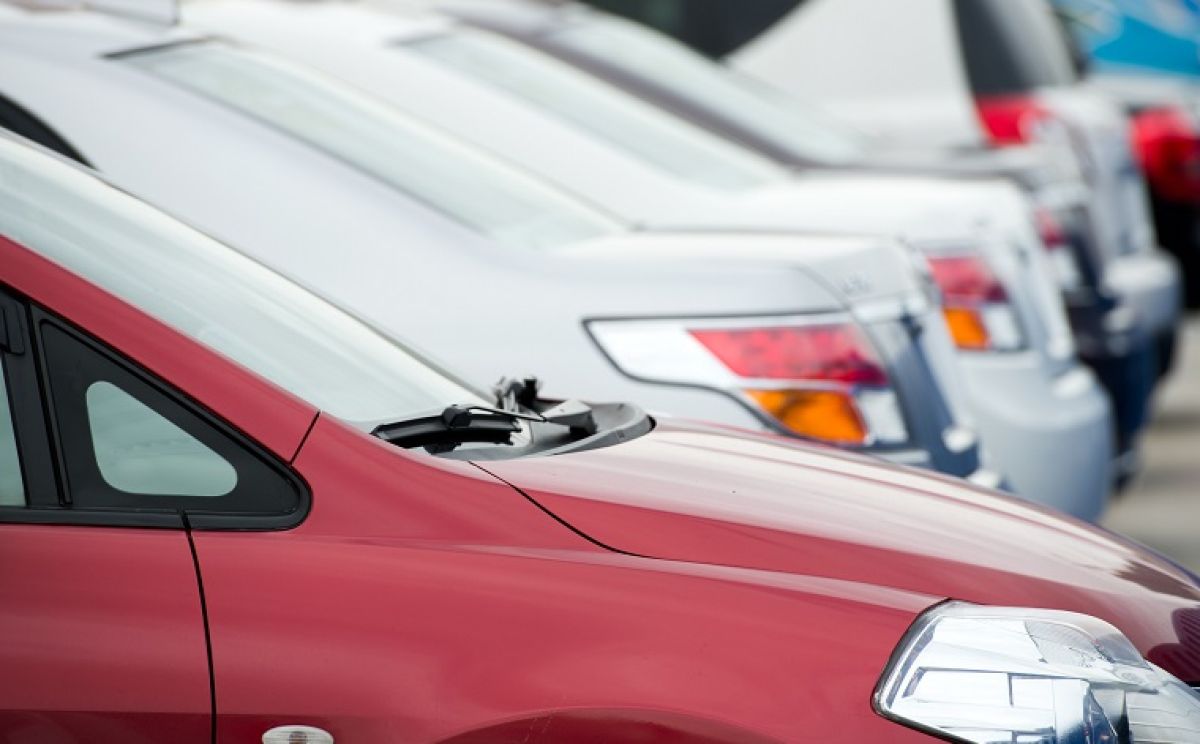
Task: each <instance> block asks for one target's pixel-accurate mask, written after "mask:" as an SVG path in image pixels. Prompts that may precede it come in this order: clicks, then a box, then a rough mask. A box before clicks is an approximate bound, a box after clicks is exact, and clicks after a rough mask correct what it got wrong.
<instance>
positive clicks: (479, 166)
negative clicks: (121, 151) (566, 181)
mask: <svg viewBox="0 0 1200 744" xmlns="http://www.w3.org/2000/svg"><path fill="white" fill-rule="evenodd" d="M122 59H123V60H124V61H127V62H128V63H129V64H131V65H134V66H136V67H138V68H140V69H143V70H145V71H147V72H150V73H152V74H154V75H156V76H158V77H160V78H163V79H164V80H169V81H171V82H172V83H175V84H177V85H180V86H182V87H184V88H187V89H189V90H191V91H194V92H196V93H199V94H202V95H205V96H208V97H210V98H212V99H214V100H216V101H218V102H220V103H221V104H223V105H226V106H229V107H231V108H234V109H236V110H238V111H241V112H242V113H245V114H248V115H250V116H253V117H256V118H258V119H260V120H262V121H264V122H266V123H267V124H270V125H271V126H273V127H276V128H279V129H282V130H284V131H286V132H288V133H289V134H291V135H293V136H295V137H297V138H299V139H302V140H304V141H306V142H308V143H310V144H312V145H314V146H316V147H318V148H320V149H322V150H324V151H325V152H327V153H329V154H331V155H333V156H335V157H337V158H340V159H343V160H345V161H347V162H348V163H350V164H351V165H353V166H355V167H357V168H361V169H362V170H364V171H366V172H367V173H370V174H372V175H373V176H375V177H376V178H379V179H381V180H383V181H384V182H386V183H388V184H389V185H392V186H395V187H396V188H399V189H400V190H402V191H405V192H407V193H410V194H413V195H415V196H417V197H418V198H419V199H421V200H422V201H424V202H426V203H427V204H429V205H431V206H433V207H434V208H436V209H439V210H441V211H443V212H445V213H446V214H448V215H449V216H451V217H453V218H454V219H456V220H458V221H460V222H463V223H464V224H467V225H470V226H471V227H472V228H474V229H476V230H478V231H479V232H481V233H483V234H485V235H487V236H489V237H491V238H494V239H496V240H498V241H500V242H502V243H507V244H515V245H518V246H528V247H533V248H548V247H552V246H555V245H559V244H562V243H568V242H573V241H579V240H586V239H589V238H595V237H598V236H601V235H604V234H607V233H610V232H614V231H616V230H617V229H619V226H618V225H617V224H616V223H615V222H613V221H612V220H610V219H608V218H606V217H605V216H603V215H601V214H600V213H598V212H595V211H593V210H591V209H589V208H587V207H585V206H584V205H582V204H579V203H577V202H575V201H573V200H571V199H569V198H568V197H565V196H562V195H560V194H559V193H558V192H556V191H554V190H553V189H551V188H549V187H547V186H544V185H542V184H540V183H538V182H537V181H536V180H535V179H533V178H530V177H528V176H525V175H524V174H522V173H520V172H519V171H517V170H515V169H511V168H506V167H503V166H502V164H500V163H497V162H494V161H492V160H488V159H484V158H482V157H481V156H479V155H477V154H476V153H474V152H473V151H471V150H470V149H469V148H468V147H466V146H463V145H460V144H458V143H456V142H455V141H453V140H451V139H450V138H448V137H444V136H442V135H440V134H439V133H438V132H436V131H435V130H433V129H431V128H429V127H425V126H422V125H419V124H417V123H416V122H414V121H412V120H409V119H407V118H405V117H404V116H402V115H400V114H398V113H394V112H392V111H391V110H389V109H388V108H387V107H385V106H383V105H380V104H377V103H375V102H374V101H372V100H371V99H369V98H367V97H366V96H359V95H355V94H353V93H352V92H351V91H349V90H348V89H346V88H344V87H341V86H336V85H330V84H327V83H326V81H324V80H323V79H321V78H320V77H319V76H318V75H315V74H312V73H309V72H307V71H303V70H301V69H299V68H298V67H294V66H291V65H288V64H286V63H284V62H282V61H280V60H276V59H267V58H266V57H265V56H262V55H259V54H256V53H254V52H252V51H249V50H246V49H240V48H235V47H231V46H227V45H225V44H221V43H216V42H210V43H190V44H180V45H175V46H169V47H163V48H155V49H152V50H149V51H145V52H141V53H135V54H130V55H124V56H123V57H122Z"/></svg>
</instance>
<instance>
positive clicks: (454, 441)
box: [371, 377, 600, 453]
mask: <svg viewBox="0 0 1200 744" xmlns="http://www.w3.org/2000/svg"><path fill="white" fill-rule="evenodd" d="M540 387H541V385H540V384H539V383H538V380H537V378H535V377H529V378H526V379H524V380H512V379H509V378H505V379H503V380H501V381H500V383H499V384H497V385H496V387H495V393H496V407H494V408H493V407H491V406H485V405H480V404H477V403H456V404H454V405H450V406H447V407H446V408H443V409H442V410H441V411H439V412H434V413H429V414H426V415H423V416H414V417H413V418H410V419H405V420H403V421H397V422H394V423H386V424H381V425H379V426H376V427H375V428H374V429H373V430H372V431H371V434H372V436H376V437H379V438H380V439H382V440H384V441H386V442H389V443H391V444H395V445H398V446H400V447H425V448H426V449H428V450H429V451H430V452H435V453H436V452H449V451H451V450H453V449H455V448H457V447H458V446H459V445H462V444H467V443H482V444H512V436H513V434H516V433H517V432H519V431H521V425H520V423H519V422H521V421H530V422H533V423H538V424H552V425H555V426H562V427H565V428H567V429H568V430H570V433H571V435H573V436H575V437H589V436H592V435H593V434H596V433H597V432H598V431H599V429H600V427H599V425H598V424H597V423H596V418H595V415H594V411H593V409H592V407H591V406H589V405H587V404H586V403H583V402H582V401H578V400H565V401H539V400H538V398H537V391H538V389H539V388H540ZM539 403H540V404H541V407H542V408H541V410H539ZM545 406H548V407H545Z"/></svg>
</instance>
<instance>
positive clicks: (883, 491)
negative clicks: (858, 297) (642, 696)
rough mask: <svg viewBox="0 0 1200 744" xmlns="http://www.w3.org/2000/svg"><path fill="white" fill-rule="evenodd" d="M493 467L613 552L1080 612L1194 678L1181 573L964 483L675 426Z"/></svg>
mask: <svg viewBox="0 0 1200 744" xmlns="http://www.w3.org/2000/svg"><path fill="white" fill-rule="evenodd" d="M486 467H487V469H488V470H489V471H490V472H493V473H495V474H496V475H498V476H500V477H501V478H503V479H505V480H506V481H508V482H510V483H512V484H514V485H516V486H518V487H520V488H521V489H523V490H524V491H525V492H526V493H527V494H529V495H530V496H531V497H532V498H534V499H535V500H536V501H538V502H539V503H540V504H542V505H543V506H544V507H545V508H547V509H548V510H550V511H551V512H553V513H554V514H555V515H557V516H558V517H559V518H561V519H563V520H564V521H566V522H568V523H569V524H571V525H572V526H573V527H575V528H576V529H578V530H580V531H581V532H583V533H585V534H587V535H589V536H590V537H591V538H593V539H595V540H598V541H600V542H603V543H604V544H606V545H610V546H612V547H613V548H616V549H618V550H624V551H628V552H632V553H637V554H640V555H648V556H656V557H661V558H666V559H672V560H679V561H693V562H702V563H714V564H721V565H737V566H746V567H751V568H758V569H765V570H772V571H783V572H788V573H798V574H805V575H817V576H825V577H830V578H835V579H840V580H845V581H851V582H861V583H865V584H871V585H878V586H888V587H895V588H901V589H905V590H909V591H913V592H918V593H921V594H930V595H935V596H939V597H947V598H954V599H961V600H967V601H972V602H977V603H985V604H1002V605H1014V606H1022V607H1052V608H1058V609H1065V610H1073V611H1077V612H1083V613H1087V614H1091V615H1095V616H1097V617H1101V618H1104V619H1106V620H1108V621H1109V622H1111V623H1113V624H1114V625H1116V626H1117V627H1119V628H1121V630H1123V631H1124V632H1125V633H1126V635H1128V636H1129V637H1130V639H1131V640H1133V641H1134V643H1135V644H1137V645H1138V647H1139V648H1140V649H1141V650H1142V652H1143V653H1144V654H1146V655H1147V656H1148V657H1149V658H1150V659H1151V660H1152V661H1155V662H1156V663H1158V664H1160V665H1162V666H1164V667H1166V668H1168V669H1170V671H1172V672H1174V673H1175V674H1176V675H1178V676H1180V677H1182V678H1183V679H1185V680H1188V681H1200V633H1196V632H1195V630H1194V625H1195V618H1196V616H1197V615H1200V590H1198V589H1197V588H1196V586H1195V585H1194V584H1193V583H1192V582H1191V581H1189V580H1188V578H1187V576H1185V575H1184V574H1183V573H1182V572H1181V571H1179V570H1177V569H1175V568H1174V567H1171V566H1168V565H1166V564H1164V563H1163V562H1162V561H1159V560H1157V559H1156V558H1154V557H1152V556H1149V555H1148V554H1147V553H1146V552H1145V551H1144V550H1142V549H1140V548H1137V547H1136V546H1133V545H1130V544H1128V543H1125V542H1123V541H1121V540H1119V539H1118V538H1115V537H1113V536H1111V535H1110V534H1108V533H1105V532H1102V531H1100V530H1097V529H1095V528H1093V527H1090V526H1088V525H1085V524H1083V523H1080V522H1076V521H1073V520H1069V519H1067V518H1063V517H1060V516H1057V515H1054V514H1051V513H1049V512H1048V511H1045V510H1042V509H1040V508H1038V507H1035V506H1032V505H1029V504H1026V503H1024V502H1020V501H1017V500H1015V499H1007V498H1003V497H998V496H995V495H993V494H992V493H990V492H984V491H981V490H977V489H974V488H972V487H970V486H968V485H966V484H964V483H962V482H959V481H952V480H949V479H945V478H940V477H935V476H930V475H928V474H926V473H923V472H915V471H911V470H904V469H901V468H898V467H894V466H889V465H885V464H882V463H878V462H875V461H868V460H865V459H863V458H856V457H853V456H851V455H845V454H838V453H833V452H829V453H825V452H821V453H817V452H814V451H812V450H810V449H805V448H802V447H797V446H794V445H792V444H790V443H788V442H787V441H784V440H780V439H775V438H767V437H753V438H752V437H751V436H749V435H746V434H742V433H735V434H734V433H729V432H727V431H721V430H717V429H713V428H707V427H700V426H689V425H686V424H674V423H672V424H665V425H660V427H659V428H658V430H657V431H656V432H655V435H654V436H650V437H645V438H643V439H641V440H638V441H636V442H632V443H629V444H627V445H625V446H622V447H616V448H611V449H607V450H599V451H594V452H587V453H581V454H579V455H577V456H575V457H571V458H556V459H554V460H552V461H549V462H534V461H509V462H495V463H486Z"/></svg>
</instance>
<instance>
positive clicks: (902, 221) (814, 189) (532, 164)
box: [184, 0, 1112, 517]
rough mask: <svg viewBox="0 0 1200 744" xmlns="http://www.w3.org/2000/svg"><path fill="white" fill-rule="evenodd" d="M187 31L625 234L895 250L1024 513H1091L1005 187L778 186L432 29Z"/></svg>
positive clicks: (250, 23) (907, 183) (1093, 410)
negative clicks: (523, 172) (302, 79)
mask: <svg viewBox="0 0 1200 744" xmlns="http://www.w3.org/2000/svg"><path fill="white" fill-rule="evenodd" d="M184 17H185V18H186V19H187V20H188V21H189V22H190V23H193V24H195V25H196V26H198V27H200V28H205V29H208V30H211V31H213V32H214V33H219V34H223V35H227V36H230V37H234V38H238V39H242V40H245V41H247V42H253V43H255V44H260V45H263V46H266V47H268V48H272V49H274V50H276V51H281V52H284V53H286V54H289V55H291V56H293V57H295V58H297V59H303V60H305V61H306V62H308V63H310V64H313V65H315V66H317V67H318V68H320V69H322V70H324V71H325V72H328V73H331V74H333V75H336V76H338V77H340V78H342V79H344V80H345V81H347V82H350V83H351V84H353V85H356V86H358V87H360V88H362V89H364V90H367V91H369V92H371V93H373V94H375V95H377V96H379V97H380V98H382V99H384V100H386V101H388V102H389V103H392V104H393V105H395V106H397V107H398V108H402V109H404V110H406V111H409V112H411V113H413V114H415V115H417V116H420V117H421V118H423V119H426V120H427V121H430V122H432V123H434V124H436V125H438V126H440V127H442V128H445V129H446V130H448V131H451V132H453V133H454V134H456V135H458V136H461V137H463V138H464V139H468V140H470V141H472V142H474V143H476V144H478V145H480V146H482V147H485V148H487V149H489V150H490V151H492V152H493V153H496V154H499V155H502V156H504V157H507V158H508V159H509V160H510V161H511V162H513V163H515V164H519V165H521V166H523V167H525V168H528V169H530V170H531V171H533V172H535V173H536V174H537V175H539V176H541V177H543V178H546V179H548V180H551V181H553V182H554V183H556V184H558V185H560V186H562V187H564V188H565V189H568V190H571V191H573V192H575V193H578V194H580V195H582V196H584V197H585V198H587V199H589V200H591V201H593V202H595V203H597V204H600V205H601V206H603V207H604V208H606V209H608V210H610V211H612V212H614V213H615V214H617V215H619V216H621V217H623V218H626V219H629V220H632V221H636V222H638V223H640V224H644V225H649V226H652V227H655V228H657V229H671V230H679V229H688V230H699V229H702V230H709V231H711V230H754V231H760V232H761V231H780V230H785V231H794V230H806V231H821V232H828V233H839V234H853V233H860V234H861V233H863V232H870V233H877V234H884V235H893V236H899V237H902V238H904V239H905V240H907V241H909V242H910V243H912V244H913V245H915V246H917V247H918V248H920V249H921V250H922V252H923V253H924V254H925V255H926V256H927V257H928V258H929V259H930V261H931V263H932V266H933V272H934V276H935V277H936V278H937V279H938V280H939V283H940V284H941V286H942V290H943V294H944V296H945V300H946V303H947V306H948V308H947V318H948V320H949V321H950V325H951V329H952V334H953V335H954V337H955V338H956V340H957V341H958V343H959V346H960V347H962V348H963V353H962V354H961V355H960V358H961V359H962V361H963V364H964V366H965V368H966V369H967V370H968V374H967V376H966V379H967V388H968V392H969V401H970V404H971V410H972V413H973V414H974V416H975V419H976V420H977V421H978V423H979V426H980V429H981V431H982V432H983V433H984V438H985V441H986V443H987V447H988V451H989V453H991V454H994V455H995V461H996V463H997V465H998V468H999V469H1000V470H1001V471H1002V472H1004V473H1005V474H1006V475H1007V476H1008V477H1009V478H1010V479H1011V482H1012V485H1013V487H1014V489H1015V490H1016V491H1017V492H1018V493H1020V494H1022V495H1024V496H1026V497H1027V498H1030V499H1033V500H1035V501H1039V502H1042V503H1048V504H1052V505H1055V506H1058V507H1060V508H1064V509H1066V510H1068V511H1071V512H1072V513H1075V514H1079V515H1084V516H1088V517H1095V516H1096V515H1097V514H1099V512H1100V511H1101V510H1102V508H1103V504H1104V502H1105V500H1106V498H1107V494H1108V490H1109V487H1110V482H1111V480H1110V468H1109V462H1110V459H1111V456H1112V446H1111V418H1110V410H1109V407H1108V403H1107V399H1106V397H1105V396H1104V393H1103V391H1102V390H1101V389H1100V388H1099V386H1098V385H1097V383H1096V381H1095V379H1094V378H1093V377H1092V376H1091V374H1090V372H1088V371H1087V370H1086V369H1085V368H1083V367H1082V366H1081V365H1080V364H1079V363H1078V361H1077V360H1076V358H1075V356H1074V351H1073V346H1072V340H1071V333H1070V329H1069V327H1068V324H1067V322H1066V320H1065V317H1064V313H1063V310H1062V306H1061V303H1060V301H1059V299H1058V292H1057V287H1056V285H1055V283H1054V280H1053V279H1052V278H1051V277H1052V271H1051V269H1050V268H1049V267H1048V265H1047V263H1048V259H1047V257H1046V255H1045V251H1044V248H1043V246H1042V244H1041V242H1040V240H1039V237H1038V235H1037V233H1036V230H1035V228H1034V226H1033V223H1032V219H1031V217H1030V212H1029V205H1028V203H1027V201H1026V200H1025V199H1024V197H1023V196H1022V195H1021V193H1020V192H1019V191H1018V190H1017V189H1015V188H1014V187H1013V186H1011V185H1010V184H1008V183H1006V182H1001V181H970V182H959V181H947V180H942V179H939V178H934V177H915V176H900V175H887V174H881V175H870V174H861V173H857V174H855V173H847V174H842V175H832V174H808V175H804V176H802V177H793V175H792V174H790V173H789V172H787V171H786V170H784V169H782V168H779V167H778V166H776V165H775V164H773V163H771V162H769V161H767V160H765V159H763V158H760V157H758V156H756V155H754V154H752V153H750V152H748V151H745V150H743V149H741V148H739V147H737V146H735V145H733V144H731V143H728V142H726V141H724V140H721V139H719V138H716V137H714V136H712V135H710V134H709V133H708V132H705V131H702V130H700V129H698V128H696V127H693V126H691V125H690V124H688V123H687V122H685V121H683V120H680V119H676V118H674V117H672V116H670V115H668V114H666V113H664V112H661V111H659V110H658V109H656V108H654V107H651V106H648V105H646V104H644V103H643V102H641V101H638V100H636V99H634V98H632V97H630V96H628V95H627V94H625V93H623V92H622V91H620V90H618V89H616V88H613V87H611V86H608V85H606V84H604V83H602V82H600V81H597V80H595V79H593V78H591V77H590V76H587V75H584V74H581V73H579V72H578V71H576V70H574V69H572V68H570V67H569V66H566V65H564V64H561V63H560V62H558V61H557V60H554V59H552V58H550V57H547V56H546V55H543V54H540V53H537V52H535V51H532V50H530V49H528V48H526V47H524V46H523V45H520V44H517V43H515V42H513V41H511V40H508V39H503V38H500V37H498V36H494V35H492V34H488V33H485V32H482V31H479V30H476V29H471V28H466V27H463V26H461V25H459V24H457V23H454V22H452V21H450V20H449V19H446V18H441V17H437V16H430V15H427V14H421V13H415V14H404V13H398V12H387V13H385V12H379V11H373V10H371V9H367V8H361V7H358V6H354V5H348V4H343V3H310V4H288V3H284V2H273V1H272V0H266V1H263V2H256V1H252V0H245V1H242V0H238V1H237V2H218V1H213V2H207V1H203V2H195V3H190V4H186V5H185V6H184ZM481 122H486V123H485V124H481ZM623 369H624V370H625V371H626V372H627V373H629V374H631V375H634V376H638V377H643V378H645V377H647V375H645V374H643V373H641V372H640V371H638V370H636V369H629V368H628V367H623ZM1065 462H1069V463H1070V465H1068V466H1067V467H1064V466H1063V463H1065Z"/></svg>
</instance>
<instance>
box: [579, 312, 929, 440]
mask: <svg viewBox="0 0 1200 744" xmlns="http://www.w3.org/2000/svg"><path fill="white" fill-rule="evenodd" d="M588 330H589V332H590V333H591V334H592V337H593V338H594V339H595V340H596V342H597V343H598V344H599V345H600V347H601V348H602V349H604V351H605V353H606V354H607V355H608V356H609V358H610V359H611V360H612V361H613V362H614V363H615V364H616V365H617V366H618V367H619V368H620V369H621V370H622V371H623V372H625V373H626V374H629V375H631V376H633V377H635V378H637V379H641V380H648V381H653V382H660V383H666V384H678V385H689V386H692V387H699V388H707V389H710V390H718V391H721V392H723V393H725V394H727V395H729V396H732V397H733V398H735V399H737V400H738V401H739V402H741V403H742V404H743V405H744V406H745V407H746V408H747V409H748V410H750V411H753V412H754V413H755V414H757V415H758V416H759V417H760V418H761V419H762V420H764V421H766V422H768V423H769V424H772V425H773V427H774V428H777V429H783V430H786V431H789V432H791V433H793V434H796V435H799V436H803V437H807V438H809V439H815V440H819V441H823V442H829V443H832V444H839V445H847V446H852V447H864V446H871V445H876V444H878V445H905V444H908V443H909V442H910V439H909V434H908V427H907V425H906V422H905V418H904V413H903V411H902V410H901V407H900V399H899V397H898V396H897V395H896V392H895V390H893V389H892V386H891V382H890V380H889V378H888V373H887V368H886V367H885V366H884V364H883V361H882V359H883V358H882V357H881V356H880V355H879V354H878V353H877V352H876V349H875V347H874V346H873V344H872V342H871V339H870V337H869V336H868V334H867V333H866V331H865V330H864V329H863V328H862V327H861V326H859V325H858V324H857V323H856V322H855V321H854V320H853V319H851V318H850V317H849V316H847V315H844V314H841V313H836V314H834V313H830V314H823V315H819V316H818V315H790V316H773V317H761V318H756V319H753V320H751V319H748V318H743V319H740V320H739V319H727V320H721V319H694V320H672V319H661V320H654V319H646V320H594V321H591V322H589V323H588ZM893 330H894V329H893Z"/></svg>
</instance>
